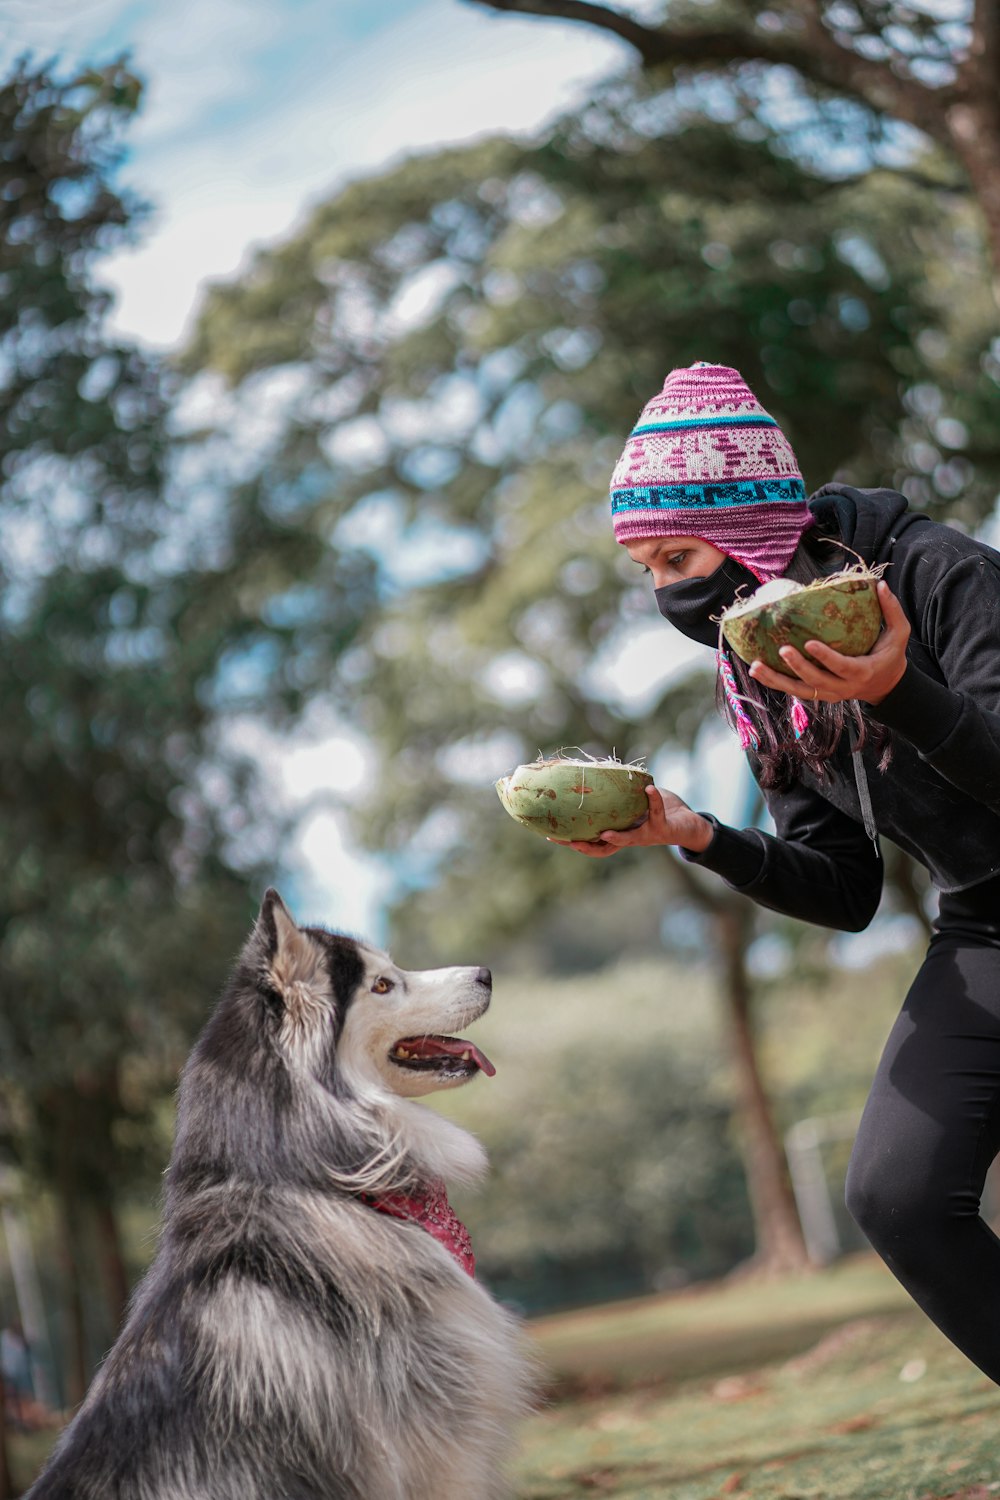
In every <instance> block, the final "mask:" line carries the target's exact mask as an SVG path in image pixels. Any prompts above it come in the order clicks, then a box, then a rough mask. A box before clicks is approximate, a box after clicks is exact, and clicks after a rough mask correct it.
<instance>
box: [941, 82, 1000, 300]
mask: <svg viewBox="0 0 1000 1500" xmlns="http://www.w3.org/2000/svg"><path fill="white" fill-rule="evenodd" d="M947 120H948V128H949V131H950V134H951V139H952V141H953V143H954V147H955V154H956V155H957V156H958V158H959V160H960V161H961V163H962V165H963V166H964V168H965V170H966V172H967V174H968V177H969V182H970V183H971V184H972V191H973V192H974V194H975V196H976V199H977V201H978V203H979V206H980V208H981V209H982V213H983V224H984V227H985V230H986V240H987V244H988V245H989V248H990V253H991V257H992V260H993V290H994V295H995V296H996V298H997V301H998V302H1000V101H998V98H997V97H996V95H995V94H994V95H993V96H992V97H990V96H984V97H982V98H981V99H980V100H979V101H978V102H976V103H971V102H966V101H963V102H962V103H961V104H954V105H952V107H951V108H950V109H949V110H948V114H947Z"/></svg>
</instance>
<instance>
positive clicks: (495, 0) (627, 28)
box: [471, 0, 664, 67]
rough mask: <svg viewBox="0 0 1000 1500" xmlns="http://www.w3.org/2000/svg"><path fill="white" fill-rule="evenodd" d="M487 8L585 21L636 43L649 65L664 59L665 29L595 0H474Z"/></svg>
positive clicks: (631, 43)
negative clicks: (599, 3)
mask: <svg viewBox="0 0 1000 1500" xmlns="http://www.w3.org/2000/svg"><path fill="white" fill-rule="evenodd" d="M471 3H472V4H473V5H482V6H484V7H485V8H486V9H487V10H500V11H508V12H511V13H517V14H520V15H530V16H550V17H552V18H553V19H555V20H560V21H582V22H583V23H584V24H585V25H588V26H596V27H597V28H598V30H600V31H610V32H613V33H614V35H615V36H619V37H621V39H622V41H624V42H628V44H629V46H630V47H634V48H635V50H636V51H637V52H638V54H639V56H640V57H641V58H642V60H643V62H644V63H645V65H646V66H647V67H650V66H652V65H654V64H655V63H658V62H663V61H664V57H663V47H662V41H663V33H662V32H661V31H659V30H658V29H657V28H656V27H654V26H644V25H643V24H642V22H641V21H637V20H636V19H635V17H634V16H623V15H622V14H621V12H620V11H617V10H612V9H611V7H610V6H608V5H597V4H595V3H593V0H471Z"/></svg>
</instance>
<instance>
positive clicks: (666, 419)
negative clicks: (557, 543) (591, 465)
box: [611, 364, 813, 579]
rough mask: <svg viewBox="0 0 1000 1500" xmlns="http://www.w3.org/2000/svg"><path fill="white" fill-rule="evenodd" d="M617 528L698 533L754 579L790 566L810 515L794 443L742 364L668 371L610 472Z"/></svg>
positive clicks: (634, 533)
mask: <svg viewBox="0 0 1000 1500" xmlns="http://www.w3.org/2000/svg"><path fill="white" fill-rule="evenodd" d="M611 514H612V518H613V521H614V528H615V536H616V538H617V539H618V541H619V542H622V543H623V544H624V543H628V542H632V541H637V540H639V539H640V538H642V537H652V536H696V537H700V538H701V539H702V541H706V542H711V543H712V545H713V546H714V547H718V548H719V550H720V552H725V553H726V554H727V556H729V557H734V558H735V559H736V561H737V562H741V563H743V564H744V565H745V566H746V567H748V568H749V569H750V571H751V572H752V573H755V574H756V575H757V577H758V578H761V579H768V578H775V577H777V576H778V575H779V574H781V573H783V572H784V571H785V568H786V567H787V566H788V564H789V562H790V560H791V557H792V553H793V552H794V551H795V549H796V547H797V546H798V544H799V538H800V537H801V535H802V533H803V532H804V531H806V530H808V528H809V527H810V526H811V525H812V524H813V518H812V515H811V513H810V511H809V508H808V506H807V505H806V489H805V485H804V483H803V481H802V475H801V474H800V473H799V466H798V464H797V463H796V460H795V454H794V453H793V452H792V449H791V445H790V444H789V442H788V439H787V438H786V437H785V435H784V433H783V432H782V431H781V428H780V427H779V426H778V424H777V422H776V421H775V420H774V418H773V417H770V416H768V414H767V412H766V411H765V410H764V408H763V407H762V406H761V404H760V402H759V401H758V400H757V398H756V396H755V395H754V394H753V392H752V391H751V390H750V388H749V386H748V385H747V384H746V382H745V381H744V379H743V377H742V376H741V375H740V374H739V372H738V371H737V370H731V369H729V367H728V366H727V365H711V364H696V365H692V366H691V367H690V369H682V370H672V371H671V372H670V374H669V375H668V376H667V379H666V382H665V383H664V386H663V390H662V391H661V392H660V394H659V395H658V396H654V397H653V399H652V401H650V402H649V403H648V405H647V406H646V407H644V409H643V412H642V415H641V417H640V418H639V420H638V422H637V423H636V425H635V427H634V428H633V429H632V434H631V436H630V438H629V440H628V442H627V443H626V444H625V452H624V453H623V454H622V456H621V458H620V459H619V460H618V463H617V465H616V467H615V471H614V474H613V475H612V478H611Z"/></svg>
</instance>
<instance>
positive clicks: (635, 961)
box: [0, 0, 1000, 1494]
mask: <svg viewBox="0 0 1000 1500" xmlns="http://www.w3.org/2000/svg"><path fill="white" fill-rule="evenodd" d="M998 81H1000V38H998V35H997V28H996V24H995V16H993V7H991V6H990V5H988V4H984V5H978V4H973V0H912V3H910V0H775V3H774V4H773V5H767V6H765V5H762V4H759V3H756V0H642V3H631V4H626V3H624V0H622V3H619V4H616V5H614V6H611V5H609V6H604V5H600V4H591V3H587V0H581V3H572V0H389V3H384V4H378V5H373V4H371V3H369V0H338V3H336V4H333V5H331V4H329V3H328V0H327V3H319V0H200V3H197V4H196V3H194V0H74V3H72V4H71V3H70V0H0V584H2V592H0V1076H2V1079H3V1094H2V1101H0V1216H2V1226H3V1233H2V1235H0V1312H2V1317H3V1324H4V1329H5V1334H4V1337H5V1339H6V1345H5V1348H6V1353H5V1368H6V1369H7V1370H8V1377H9V1378H8V1382H7V1388H8V1406H9V1405H10V1401H11V1399H13V1400H15V1401H20V1398H21V1395H23V1390H21V1389H20V1387H19V1386H18V1381H20V1382H21V1386H22V1387H24V1388H25V1389H28V1388H30V1392H31V1395H32V1399H33V1400H35V1401H36V1402H37V1405H38V1409H39V1413H41V1415H39V1423H40V1424H41V1425H44V1422H43V1416H44V1413H58V1412H61V1411H64V1410H67V1409H70V1408H71V1407H72V1406H73V1405H74V1404H75V1403H76V1402H77V1401H78V1400H79V1399H80V1397H81V1395H82V1393H83V1391H84V1389H85V1387H86V1384H87V1381H88V1380H89V1377H90V1375H91V1373H92V1371H93V1369H94V1368H95V1366H96V1363H97V1361H98V1360H99V1359H100V1357H101V1354H102V1352H103V1351H104V1350H105V1349H106V1348H107V1347H108V1344H109V1343H110V1341H111V1339H112V1338H113V1336H114V1330H115V1328H116V1326H117V1323H118V1320H119V1318H120V1316H121V1312H122V1308H123V1306H124V1304H125V1302H126V1299H127V1296H128V1293H129V1288H130V1286H131V1285H132V1284H133V1283H134V1281H135V1279H136V1278H137V1276H138V1275H139V1274H140V1273H141V1271H142V1269H143V1267H144V1266H145V1265H146V1264H147V1263H148V1260H149V1258H150V1256H151V1254H152V1250H153V1247H154V1243H155V1226H156V1220H157V1204H158V1190H159V1178H160V1174H161V1172H162V1170H163V1167H164V1165H165V1163H166V1160H167V1157H168V1155H169V1149H170V1138H171V1127H172V1107H173V1104H172V1101H173V1090H174V1087H175V1082H176V1077H177V1072H178V1069H179V1067H180V1066H181V1064H182V1062H183V1059H184V1057H185V1055H186V1052H187V1050H188V1048H189V1046H190V1044H191V1041H192V1039H193V1037H194V1036H195V1035H196V1034H197V1031H198V1029H199V1027H200V1026H201V1024H202V1023H203V1021H204V1019H205V1017H206V1015H207V1013H208V1011H209V1009H210V1007H211V1005H212V1002H213V998H214V996H215V995H216V994H217V993H218V990H219V987H220V985H221V983H222V981H223V979H224V976H225V973H226V970H227V967H228V965H229V963H230V961H231V958H232V956H233V954H234V953H235V951H236V950H237V948H238V947H239V945H240V943H241V941H242V939H243V937H244V935H245V933H246V932H247V931H248V929H249V927H250V925H251V923H252V921H253V918H254V916H255V914H256V911H257V906H258V903H259V898H260V895H261V893H262V891H263V889H264V887H265V886H266V885H267V884H269V883H274V884H277V885H278V886H279V888H280V889H281V891H282V893H283V895H284V897H285V899H286V900H287V901H288V903H289V905H290V906H291V907H292V908H293V910H294V911H295V912H296V914H297V915H298V916H299V917H300V919H301V920H303V921H307V920H308V921H319V922H323V923H325V924H327V925H329V926H331V927H334V928H339V929H344V930H351V931H355V932H358V933H362V934H364V935H365V936H367V937H369V938H370V939H372V940H375V941H377V942H379V943H382V944H386V945H390V946H391V947H392V948H393V951H394V954H395V956H396V957H397V959H398V960H399V961H400V962H401V963H403V964H404V966H407V967H420V966H425V965H431V964H435V963H462V962H470V963H486V964H489V965H490V966H491V967H492V968H493V969H494V971H495V976H496V988H495V1004H494V1007H493V1011H492V1013H491V1015H490V1016H489V1017H488V1018H487V1020H486V1021H485V1022H484V1023H483V1024H482V1025H481V1027H480V1028H479V1034H478V1035H477V1040H481V1041H482V1043H483V1045H484V1046H485V1048H486V1050H487V1051H489V1052H490V1053H491V1054H492V1055H493V1056H494V1060H495V1061H496V1062H497V1064H498V1068H499V1072H498V1076H497V1077H496V1078H495V1079H494V1080H492V1081H489V1082H487V1081H486V1080H484V1079H480V1080H479V1081H478V1082H477V1083H476V1084H475V1085H474V1086H473V1087H472V1088H470V1089H469V1090H466V1091H464V1092H463V1093H461V1094H456V1095H454V1096H449V1097H448V1098H447V1100H445V1101H444V1103H443V1104H442V1106H441V1107H442V1108H445V1109H446V1110H447V1111H448V1112H449V1113H451V1114H453V1115H454V1116H455V1117H456V1118H459V1119H461V1120H462V1121H463V1122H465V1123H467V1124H469V1125H471V1126H472V1127H473V1128H474V1129H476V1130H477V1132H478V1133H479V1134H480V1135H481V1136H482V1137H483V1139H484V1140H485V1141H486V1143H487V1145H488V1147H489V1149H490V1153H491V1157H492V1161H493V1169H494V1170H493V1175H492V1177H491V1180H490V1182H489V1183H488V1184H487V1186H486V1188H485V1190H483V1191H482V1192H480V1193H479V1194H477V1195H476V1196H475V1197H473V1196H471V1195H466V1196H463V1197H462V1199H461V1202H460V1206H461V1209H462V1211H463V1213H464V1215H465V1217H466V1218H467V1220H468V1222H469V1224H470V1227H471V1228H472V1230H473V1233H474V1237H475V1240H476V1244H477V1250H478V1253H479V1258H480V1265H481V1269H482V1272H483V1275H484V1277H485V1278H486V1280H487V1281H488V1283H489V1284H490V1285H491V1286H492V1287H493V1288H494V1290H495V1291H496V1292H497V1293H498V1295H501V1296H503V1297H504V1298H506V1299H507V1300H509V1301H511V1302H512V1303H513V1304H515V1305H516V1306H518V1307H519V1308H521V1309H522V1310H523V1311H525V1312H526V1313H529V1314H539V1313H550V1312H553V1311H554V1310H558V1309H563V1308H571V1307H579V1306H581V1305H584V1304H587V1303H592V1302H596V1301H606V1300H608V1299H615V1298H621V1297H627V1296H632V1297H634V1296H640V1295H645V1294H662V1295H666V1294H670V1293H673V1292H676V1291H678V1289H682V1288H684V1287H687V1286H690V1285H698V1284H701V1283H703V1282H706V1281H707V1280H710V1279H712V1278H718V1277H721V1276H724V1275H727V1274H729V1273H731V1272H733V1271H734V1269H737V1268H738V1269H740V1270H741V1271H743V1272H744V1273H745V1272H746V1271H747V1268H748V1267H749V1268H751V1269H752V1270H753V1271H755V1272H757V1273H765V1272H766V1273H786V1274H792V1273H796V1272H800V1271H802V1270H803V1269H805V1268H808V1267H809V1266H818V1265H825V1264H832V1263H835V1262H836V1261H837V1260H838V1258H840V1257H842V1256H845V1255H848V1254H850V1253H851V1252H854V1251H856V1250H857V1249H858V1248H859V1242H858V1240H857V1238H856V1233H855V1231H854V1229H853V1227H852V1226H851V1225H850V1224H849V1223H848V1222H847V1221H846V1219H845V1216H844V1213H843V1210H842V1209H841V1206H840V1186H841V1183H842V1178H843V1170H844V1164H845V1162H846V1157H847V1154H848V1152H849V1148H850V1139H851V1135H852V1133H853V1129H854V1125H855V1123H856V1120H857V1116H858V1113H859V1110H860V1107H861V1104H862V1102H863V1099H864V1096H865V1092H866V1086H867V1080H868V1078H869V1077H870V1075H871V1072H872V1069H873V1067H874V1063H875V1060H876V1058H877V1055H878V1049H879V1046H880V1042H881V1039H882V1037H884V1035H885V1033H886V1031H887V1030H888V1027H889V1025H890V1024H891V1020H892V1017H893V1013H894V1007H895V1006H896V1005H898V1002H899V999H900V997H901V994H902V992H903V990H904V989H905V985H906V983H907V979H908V976H909V975H910V974H911V973H912V972H913V970H914V968H915V966H916V963H917V960H918V955H919V952H920V946H921V943H922V942H923V941H924V940H925V938H926V935H927V932H928V930H929V922H930V920H931V917H932V915H933V896H932V894H931V893H930V892H929V891H928V889H927V887H926V883H925V880H924V878H923V874H922V872H921V871H919V870H918V869H916V868H915V867H914V866H913V865H912V864H911V863H910V862H909V861H907V860H906V859H905V857H904V856H902V855H901V854H900V853H899V852H898V851H894V850H893V849H892V848H891V847H889V846H886V847H885V851H884V852H885V860H886V871H887V882H886V891H885V897H884V900H883V904H882V908H881V909H880V912H879V914H878V916H877V918H876V919H875V922H874V923H873V925H872V927H871V928H870V929H869V931H867V932H866V933H863V934H859V935H855V936H851V937H845V936H843V935H837V934H833V933H829V932H826V931H824V930H821V929H817V928H805V927H803V926H801V925H799V924H796V923H791V922H787V921H783V920H781V919H779V918H777V917H774V916H772V915H770V914H768V913H765V912H763V911H758V910H756V909H755V908H753V907H752V906H751V905H750V904H749V903H748V902H746V901H744V900H743V899H742V898H740V897H738V896H735V895H733V894H732V893H730V892H729V891H728V890H727V889H726V888H725V887H724V886H723V885H722V884H721V882H718V881H713V880H712V879H711V878H709V877H705V878H703V877H702V876H701V874H700V873H699V872H697V871H695V870H693V869H691V868H690V867H688V866H686V865H684V864H682V863H681V862H680V861H679V860H677V859H676V858H674V856H673V855H672V854H671V853H668V852H667V851H665V850H664V851H660V850H657V851H642V850H640V851H631V852H627V853H623V854H621V855H619V856H616V857H615V858H614V859H613V860H607V861H588V860H584V859H580V858H577V857H576V856H574V855H572V854H571V853H569V852H567V851H564V850H560V849H556V848H553V847H551V846H549V845H547V844H545V843H543V842H542V841H541V840H540V839H537V838H535V837H534V836H532V835H530V834H529V833H527V832H525V831H524V830H521V829H519V828H517V827H516V826H515V825H514V824H513V823H512V822H511V821H510V820H509V819H507V818H506V817H505V816H504V814H503V813H502V810H501V809H500V807H499V804H498V802H497V800H496V797H495V794H494V791H493V788H492V782H493V781H494V780H495V778H496V777H498V776H499V775H501V774H503V773H504V772H506V771H507V770H509V769H510V768H511V767H512V766H514V765H515V764H517V763H518V762H519V761H523V760H526V759H533V758H534V756H535V754H536V753H537V752H538V751H539V750H542V751H545V752H552V751H554V750H556V749H557V748H559V747H568V746H573V747H579V748H581V749H582V750H584V751H587V752H590V753H594V754H602V753H606V752H607V751H609V750H612V749H614V750H615V751H616V752H617V753H618V754H619V755H621V756H622V757H623V758H631V757H633V756H638V755H642V756H645V757H646V759H647V761H648V764H649V766H650V768H651V769H652V770H653V771H654V772H655V773H656V776H657V779H658V781H659V782H660V784H665V785H669V786H671V787H672V788H674V789H675V790H677V791H678V792H680V794H681V795H683V796H686V797H687V798H688V799H689V800H692V801H693V802H694V804H695V805H697V806H699V807H701V808H704V809H706V810H710V811H713V812H715V813H716V814H718V815H719V816H721V817H723V818H725V819H727V820H730V821H736V822H739V823H741V824H749V823H754V822H760V823H761V826H766V814H765V813H764V811H763V809H762V807H761V804H760V799H759V796H758V794H757V792H756V789H755V787H754V786H753V784H752V782H751V781H750V780H749V778H748V776H747V774H746V771H745V768H744V766H743V763H742V760H741V757H740V756H739V753H738V750H737V747H736V746H735V744H734V742H733V740H732V737H731V736H730V735H729V733H728V731H726V730H725V729H724V727H723V726H722V725H721V723H720V722H719V720H718V718H717V716H716V713H715V709H714V700H713V678H712V671H711V665H712V664H711V655H710V653H708V652H707V651H705V650H704V648H701V647H697V646H694V645H691V644H690V643H688V642H685V641H684V640H683V639H681V638H680V637H676V636H675V635H674V634H673V633H672V632H671V631H670V630H669V628H668V627H667V626H666V625H665V624H664V623H663V622H662V621H661V620H660V619H659V617H658V616H657V615H656V613H655V610H654V608H653V601H652V599H651V597H650V591H649V587H648V581H644V580H643V579H642V577H641V575H640V574H639V570H638V569H636V568H635V566H634V564H631V563H630V561H629V559H628V558H627V557H626V556H625V555H624V554H623V552H622V549H621V548H618V547H616V546H615V544H614V541H613V538H612V535H611V530H610V525H609V517H608V513H607V483H608V477H609V474H610V471H611V468H612V466H613V463H614V460H615V458H616V456H617V454H618V452H619V450H620V448H621V445H622V443H623V441H624V437H625V435H626V434H627V432H628V430H629V428H630V426H631V425H632V423H633V421H634V419H635V416H636V414H637V412H638V411H639V409H640V408H641V406H642V405H643V403H644V402H645V401H646V400H647V399H648V397H649V396H650V395H651V394H652V393H653V391H654V390H655V389H657V388H658V386H659V384H660V383H661V382H662V380H663V377H664V375H665V374H666V372H667V371H668V370H669V369H670V368H671V367H673V366H675V365H682V364H688V363H691V362H692V361H694V360H698V359H708V360H712V361H717V362H722V363H727V364H733V365H735V366H737V367H738V368H739V369H740V370H741V371H742V373H743V374H744V376H745V377H746V378H747V380H748V381H749V382H750V384H751V385H752V386H753V387H754V389H755V390H756V391H757V392H758V394H759V396H760V397H761V399H762V401H763V403H764V404H765V406H766V407H767V408H768V409H769V410H770V411H772V412H773V413H774V415H775V416H776V417H777V418H778V420H779V421H780V423H781V424H782V426H783V427H784V428H785V430H786V431H787V433H788V434H789V436H790V438H791V440H792V443H793V445H794V447H795V450H796V452H797V454H798V456H799V459H800V463H801V465H802V468H803V471H804V473H805V476H806V479H807V482H808V484H809V485H810V487H817V486H818V485H820V484H822V483H824V482H826V481H828V480H830V479H833V478H843V479H846V480H848V481H850V482H852V483H855V484H860V485H864V486H872V485H882V484H888V485H892V486H894V487H896V488H897V489H900V490H902V491H903V492H904V493H905V494H906V495H907V496H908V497H909V499H910V500H911V502H912V503H913V504H914V505H915V506H917V507H919V508H920V509H922V510H924V511H926V512H927V513H929V514H931V515H932V516H934V517H935V519H938V520H945V521H947V522H948V523H949V524H951V525H954V526H957V527H960V528H962V529H964V530H967V531H970V532H975V533H976V534H978V535H981V536H983V537H984V538H986V539H987V540H989V539H991V538H994V539H995V538H997V536H998V535H1000V529H998V522H997V515H996V504H997V498H998V493H1000V312H998V303H997V300H996V285H997V268H998V266H1000V112H998V110H997V105H996V100H997V97H998V96H1000V92H998ZM25 1343H26V1345H27V1348H26V1349H25ZM19 1362H20V1363H19ZM18 1370H20V1371H21V1373H20V1374H19V1375H18V1374H17V1372H18ZM10 1371H14V1372H15V1373H14V1374H13V1375H12V1374H10ZM15 1375H16V1377H17V1378H15ZM15 1417H16V1422H15V1426H16V1428H17V1430H18V1431H21V1430H22V1429H23V1428H24V1426H25V1420H26V1419H25V1414H24V1412H23V1411H21V1410H20V1408H19V1409H18V1411H17V1412H16V1413H15ZM30 1425H31V1423H30V1420H28V1426H30ZM0 1468H2V1465H0ZM6 1482H7V1483H8V1486H9V1492H10V1493H14V1492H15V1488H11V1487H10V1486H16V1481H11V1480H10V1479H9V1477H8V1480H7V1481H6ZM538 1493H539V1494H541V1493H542V1491H541V1490H540V1491H539V1492H538ZM553 1493H555V1492H553ZM560 1493H561V1492H560ZM567 1493H569V1492H568V1491H567ZM630 1493H631V1492H630ZM657 1493H661V1491H657ZM857 1493H860V1492H859V1491H858V1492H857ZM900 1493H901V1492H900Z"/></svg>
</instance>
